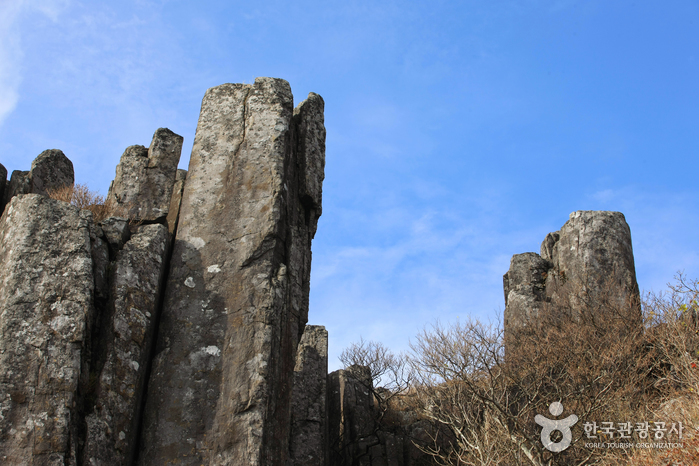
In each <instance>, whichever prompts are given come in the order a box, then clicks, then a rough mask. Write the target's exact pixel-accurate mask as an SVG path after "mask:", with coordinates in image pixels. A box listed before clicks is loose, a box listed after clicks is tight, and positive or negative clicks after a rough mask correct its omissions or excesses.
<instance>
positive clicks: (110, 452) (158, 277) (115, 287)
mask: <svg viewBox="0 0 699 466" xmlns="http://www.w3.org/2000/svg"><path fill="white" fill-rule="evenodd" d="M167 242H168V231H167V228H166V227H165V226H164V225H160V224H153V225H142V226H140V227H139V228H138V231H137V232H136V234H134V235H133V236H132V237H131V239H130V240H129V241H128V242H127V243H126V244H125V245H124V247H123V249H122V250H121V251H119V252H118V253H117V258H116V261H115V265H114V271H113V274H112V280H111V281H112V282H111V287H110V298H109V304H108V307H107V310H108V312H109V313H110V315H106V316H103V317H102V318H103V319H105V325H106V331H105V332H104V333H103V335H102V338H101V341H100V347H101V348H100V349H99V350H100V351H101V352H103V355H102V356H101V357H100V359H102V361H100V362H101V363H102V367H101V368H100V369H99V379H98V385H97V387H96V390H95V393H94V395H93V397H94V400H95V402H94V407H93V412H92V413H90V414H89V415H88V416H87V417H86V423H87V438H86V441H85V447H84V460H83V464H89V465H93V466H99V465H104V466H112V465H113V466H121V465H123V466H126V465H130V464H131V462H132V461H133V459H134V457H135V453H136V452H135V447H136V441H137V438H136V434H137V433H138V423H139V421H140V407H141V397H142V392H143V385H144V383H145V376H146V368H147V367H148V363H149V360H148V359H149V357H150V350H151V346H152V339H153V333H154V330H155V328H154V325H155V321H156V315H157V310H158V309H157V306H158V300H159V297H160V289H161V285H162V281H163V277H164V274H165V263H166V257H165V253H166V251H167Z"/></svg>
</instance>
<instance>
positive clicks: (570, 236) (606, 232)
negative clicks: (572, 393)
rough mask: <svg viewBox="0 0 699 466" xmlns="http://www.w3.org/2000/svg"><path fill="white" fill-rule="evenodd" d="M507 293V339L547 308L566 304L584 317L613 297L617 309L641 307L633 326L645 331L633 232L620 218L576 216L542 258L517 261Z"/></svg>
mask: <svg viewBox="0 0 699 466" xmlns="http://www.w3.org/2000/svg"><path fill="white" fill-rule="evenodd" d="M503 288H504V291H505V333H506V335H509V334H512V332H513V331H514V330H516V329H518V328H522V327H523V326H524V325H526V324H527V323H528V322H532V321H533V319H536V317H537V315H538V312H539V310H540V309H541V307H542V306H544V305H545V304H547V303H550V302H554V303H556V302H558V303H560V302H562V301H566V303H567V306H568V307H569V308H570V309H571V311H572V312H573V313H579V312H580V311H581V310H582V309H583V308H584V307H585V306H588V305H589V303H590V302H595V301H601V300H607V301H608V300H609V299H610V297H613V299H615V300H616V305H619V306H621V305H624V303H627V304H628V303H630V304H631V305H633V306H637V307H638V319H637V322H630V323H629V325H640V306H639V305H638V302H639V291H638V284H637V282H636V271H635V267H634V258H633V249H632V246H631V231H630V229H629V226H628V224H627V223H626V220H625V218H624V215H623V214H622V213H620V212H607V211H577V212H573V213H572V214H570V219H569V220H568V221H567V222H566V223H565V224H564V225H563V227H562V228H561V229H560V230H559V231H557V232H554V233H549V234H548V235H546V238H545V239H544V241H543V242H542V244H541V255H539V254H535V253H525V254H517V255H515V256H513V257H512V260H511V262H510V269H509V271H508V272H507V273H506V274H505V275H504V277H503ZM581 296H584V299H581ZM586 303H588V304H586ZM611 304H614V303H611Z"/></svg>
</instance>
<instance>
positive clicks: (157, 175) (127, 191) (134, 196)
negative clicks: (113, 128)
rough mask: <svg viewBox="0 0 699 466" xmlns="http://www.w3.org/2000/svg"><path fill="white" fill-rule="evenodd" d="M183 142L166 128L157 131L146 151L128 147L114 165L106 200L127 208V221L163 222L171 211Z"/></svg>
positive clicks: (136, 147) (141, 147)
mask: <svg viewBox="0 0 699 466" xmlns="http://www.w3.org/2000/svg"><path fill="white" fill-rule="evenodd" d="M182 142H183V138H182V136H178V135H177V134H175V133H173V132H172V131H170V130H169V129H167V128H159V129H158V130H156V131H155V134H154V135H153V140H152V142H151V145H150V147H149V148H148V149H146V148H145V147H143V146H129V147H127V148H126V150H125V151H124V154H123V155H122V156H121V160H120V161H119V165H117V169H116V176H115V178H114V181H112V184H111V186H110V187H109V193H108V194H107V201H108V202H113V203H115V204H116V205H117V206H121V207H123V208H125V209H127V211H128V217H129V218H133V219H137V220H143V221H156V220H161V219H165V217H167V215H168V211H169V209H170V199H171V197H172V188H173V184H174V183H175V173H176V172H177V164H178V163H179V162H180V153H181V152H182Z"/></svg>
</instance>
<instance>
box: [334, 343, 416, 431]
mask: <svg viewBox="0 0 699 466" xmlns="http://www.w3.org/2000/svg"><path fill="white" fill-rule="evenodd" d="M340 361H341V362H342V364H343V366H344V368H345V370H347V371H349V372H350V373H352V371H356V370H358V368H359V367H366V368H368V370H369V373H370V375H371V384H369V385H370V386H367V387H366V388H367V389H369V390H370V391H371V392H372V393H373V395H374V398H375V399H376V402H377V405H378V408H379V409H378V413H379V418H378V419H377V421H380V420H381V418H383V416H384V415H385V413H386V411H387V410H388V407H389V402H390V400H391V398H393V397H395V396H397V395H400V394H402V393H404V392H405V391H406V390H408V388H409V387H410V386H411V383H412V381H413V378H414V376H413V373H412V367H411V366H410V364H408V357H407V356H406V355H405V354H398V355H396V354H394V353H393V352H391V351H390V350H389V349H388V348H387V347H386V346H384V345H383V343H379V342H374V341H365V340H364V339H363V338H361V337H360V340H359V343H352V344H351V345H350V346H349V347H348V348H345V349H344V350H343V351H342V353H341V354H340ZM357 375H359V374H357ZM357 379H358V380H364V378H363V377H357Z"/></svg>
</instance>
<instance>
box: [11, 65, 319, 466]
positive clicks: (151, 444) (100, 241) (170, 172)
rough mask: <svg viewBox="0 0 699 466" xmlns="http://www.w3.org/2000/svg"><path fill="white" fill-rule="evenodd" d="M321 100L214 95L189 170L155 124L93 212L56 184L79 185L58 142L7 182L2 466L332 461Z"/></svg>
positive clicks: (233, 92) (269, 82) (273, 83)
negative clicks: (319, 307) (312, 302)
mask: <svg viewBox="0 0 699 466" xmlns="http://www.w3.org/2000/svg"><path fill="white" fill-rule="evenodd" d="M323 105H324V104H323V100H322V99H321V98H320V96H318V95H316V94H312V93H311V94H309V97H308V99H306V100H305V101H303V102H302V103H301V104H299V106H297V107H296V108H295V109H294V108H293V102H292V96H291V89H290V88H289V85H288V83H287V82H286V81H283V80H278V79H271V78H261V79H258V80H256V82H255V84H254V85H242V84H226V85H223V86H219V87H216V88H213V89H210V90H209V91H208V92H207V93H206V96H205V98H204V102H203V105H202V113H201V117H200V120H199V126H198V129H197V136H196V140H195V143H194V150H193V154H192V157H191V163H190V170H189V172H187V171H185V170H177V164H178V162H179V157H180V151H181V147H182V138H181V137H180V136H177V135H176V134H174V133H172V132H171V131H169V130H167V129H159V130H157V131H156V133H155V135H154V137H153V142H152V143H151V146H150V148H149V149H146V148H145V147H142V146H131V147H129V148H127V149H126V151H125V153H124V155H123V156H122V158H121V162H120V164H119V166H118V167H117V171H116V172H117V173H116V177H115V180H114V181H113V183H112V186H111V187H110V192H109V195H108V201H107V206H106V207H105V209H106V210H107V214H110V213H111V215H112V216H111V217H107V218H105V219H101V218H102V215H101V212H100V217H99V218H100V219H101V220H99V221H97V222H93V218H92V214H91V213H90V212H89V211H87V210H86V211H80V210H78V209H77V208H76V207H73V206H71V205H69V204H67V203H64V202H62V201H58V200H52V199H49V198H48V197H46V194H48V193H49V192H50V191H51V190H53V189H56V188H60V187H62V186H65V185H72V184H73V181H74V180H73V166H72V163H71V162H70V161H69V160H68V159H67V158H65V156H64V155H63V153H62V152H60V151H58V150H49V151H45V152H43V153H42V154H41V155H40V156H39V157H37V159H36V160H35V161H34V163H33V164H32V169H31V171H29V172H21V171H15V172H14V173H13V175H12V177H11V179H10V182H9V183H6V184H5V186H4V188H3V187H2V186H0V188H2V189H0V197H3V195H4V196H5V197H6V198H7V199H8V200H11V202H10V203H9V205H8V206H7V208H6V209H5V212H4V214H3V216H2V219H0V239H1V241H2V243H1V244H0V269H1V270H0V286H1V288H0V363H1V366H0V367H2V368H3V370H2V371H0V372H1V373H0V463H2V464H11V465H12V464H16V465H19V464H23V465H24V464H30V465H44V464H51V465H53V464H56V465H59V464H60V465H62V466H64V465H77V464H85V465H87V464H90V465H129V466H130V465H133V464H169V463H178V464H201V463H206V464H211V465H215V464H251V465H254V464H257V465H280V466H281V465H283V466H290V465H292V464H324V463H323V462H324V459H325V451H326V429H327V423H326V421H325V419H326V417H325V415H326V404H325V396H326V395H325V393H326V375H327V332H326V331H325V330H324V329H323V328H322V327H317V326H309V327H308V328H307V329H306V331H305V333H304V329H305V328H306V322H307V320H308V293H309V288H310V263H311V252H310V245H311V240H312V238H313V236H314V234H315V231H316V228H317V221H318V217H319V216H320V214H321V198H322V181H323V177H324V175H323V169H324V163H325V159H324V157H325V152H324V151H325V129H324V126H323ZM0 169H1V170H0V178H1V179H2V181H5V180H6V172H5V171H4V167H1V166H0ZM3 174H4V175H5V176H1V175H3ZM28 193H36V194H28ZM3 199H4V197H3ZM116 214H118V215H122V216H121V217H118V216H114V215H116ZM173 242H174V247H173ZM302 335H305V337H304V338H303V341H302V343H301V344H300V345H299V341H300V340H301V338H302ZM156 340H157V341H158V344H157V348H156V345H155V341H156ZM156 350H157V351H156ZM297 350H298V357H297ZM294 386H295V387H296V388H295V389H294V388H293V387H294ZM146 387H147V388H146ZM292 393H293V394H294V395H293V403H292ZM146 398H147V399H146ZM292 406H293V413H294V417H293V421H292ZM292 423H293V426H294V427H293V429H292ZM309 458H311V459H310V460H309ZM309 461H310V462H309Z"/></svg>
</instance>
